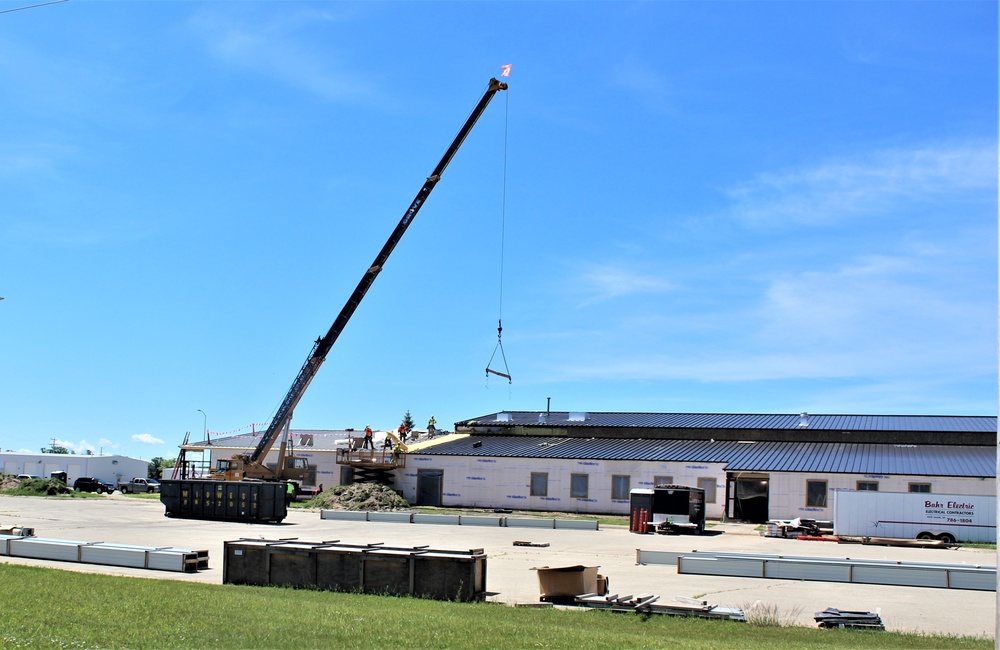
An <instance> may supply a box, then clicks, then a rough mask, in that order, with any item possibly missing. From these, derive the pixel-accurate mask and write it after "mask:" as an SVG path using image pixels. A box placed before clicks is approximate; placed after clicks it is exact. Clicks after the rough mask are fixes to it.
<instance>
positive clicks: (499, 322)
mask: <svg viewBox="0 0 1000 650" xmlns="http://www.w3.org/2000/svg"><path fill="white" fill-rule="evenodd" d="M509 109H510V91H508V92H507V93H505V94H504V118H503V192H502V198H501V201H500V305H499V313H498V316H497V344H496V347H494V348H493V354H492V355H490V360H489V362H488V363H487V364H486V380H487V381H489V378H490V375H491V374H494V375H497V376H498V377H503V378H505V379H506V380H507V383H508V384H510V383H512V382H513V379H511V376H510V368H508V367H507V355H505V354H504V352H503V342H502V340H501V337H502V335H503V244H504V227H505V224H506V218H507V116H508V115H509V113H510V110H509ZM497 350H499V351H500V358H501V359H502V360H503V369H504V372H500V371H499V370H494V369H493V368H491V367H490V366H491V365H492V364H493V358H494V357H496V355H497Z"/></svg>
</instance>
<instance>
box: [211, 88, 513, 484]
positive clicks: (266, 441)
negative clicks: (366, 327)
mask: <svg viewBox="0 0 1000 650" xmlns="http://www.w3.org/2000/svg"><path fill="white" fill-rule="evenodd" d="M500 90H507V84H505V83H503V82H501V81H497V80H496V79H490V81H489V85H488V87H487V89H486V91H485V92H484V93H483V96H482V97H481V98H480V100H479V103H478V104H476V107H475V108H474V109H473V111H472V114H471V115H469V118H468V119H467V120H466V121H465V124H464V125H463V126H462V128H461V129H460V130H459V132H458V134H457V135H456V136H455V139H454V141H453V142H452V143H451V146H449V147H448V149H447V151H445V153H444V156H443V157H442V158H441V161H440V162H439V163H438V164H437V166H436V167H435V168H434V171H433V172H431V175H430V176H428V177H427V180H426V181H425V182H424V184H423V187H421V188H420V191H419V192H417V195H416V197H414V199H413V202H412V203H410V207H409V208H407V209H406V212H404V213H403V217H402V218H401V219H400V221H399V224H398V225H397V226H396V229H395V230H393V231H392V234H391V235H389V239H388V240H387V241H386V242H385V245H384V246H383V247H382V250H381V251H379V253H378V255H377V256H376V257H375V260H374V261H373V262H372V264H371V266H369V267H368V270H366V271H365V272H364V275H362V277H361V281H360V282H359V283H358V286H357V288H355V289H354V292H353V293H352V294H351V296H350V298H348V299H347V303H346V304H345V305H344V307H343V309H341V310H340V314H339V315H338V316H337V318H336V320H334V322H333V325H332V326H331V327H330V329H329V331H328V332H327V333H326V336H323V337H321V338H318V339H316V341H315V343H314V344H313V348H312V351H311V352H310V353H309V356H308V358H306V362H305V364H303V366H302V369H301V370H299V374H298V375H297V376H296V377H295V381H293V382H292V386H291V388H289V389H288V393H287V394H286V395H285V398H284V400H283V401H282V402H281V405H280V406H279V407H278V409H277V411H276V412H275V415H274V418H273V419H272V420H271V423H270V424H269V425H268V427H267V430H266V431H265V432H264V433H263V435H261V438H260V441H259V442H258V443H257V446H256V447H255V448H254V450H253V451H251V452H249V453H241V454H235V455H233V456H232V458H222V459H218V460H217V462H216V466H215V468H214V469H213V470H212V473H211V478H212V479H215V480H222V481H241V480H246V479H250V480H254V479H256V480H260V481H292V482H295V483H296V485H300V484H301V481H302V480H303V479H304V478H305V474H306V471H307V469H308V468H307V464H306V460H305V459H304V458H296V457H295V456H294V454H292V453H291V452H290V451H288V449H287V447H286V439H287V430H288V425H289V422H290V421H291V417H292V411H294V410H295V406H296V405H297V404H298V403H299V400H301V399H302V396H303V395H304V394H305V391H306V388H308V387H309V384H310V382H312V380H313V378H314V377H315V376H316V373H317V372H318V371H319V368H320V366H321V365H323V361H325V360H326V355H327V354H328V353H329V352H330V348H332V347H333V344H334V343H335V342H336V341H337V338H338V337H339V336H340V333H341V332H342V331H343V329H344V327H345V326H346V325H347V322H348V321H349V320H350V319H351V316H352V315H354V311H355V310H356V309H357V308H358V305H359V304H360V303H361V300H362V299H363V298H364V297H365V294H366V293H367V292H368V289H369V288H370V287H371V285H372V283H373V282H374V281H375V278H376V277H377V276H378V274H379V273H380V272H381V271H382V268H383V267H384V266H385V263H386V260H388V259H389V255H390V254H392V251H393V249H395V247H396V244H398V243H399V240H400V239H401V238H402V236H403V233H405V232H406V229H407V228H408V227H409V226H410V224H411V223H412V222H413V219H414V217H416V216H417V212H419V211H420V208H421V207H422V206H423V205H424V203H425V202H426V201H427V197H428V196H430V193H431V191H432V190H433V189H434V187H435V186H436V185H437V183H438V181H439V180H441V175H442V174H443V173H444V170H445V168H447V167H448V164H449V163H450V162H451V159H452V158H453V157H454V156H455V154H456V153H457V152H458V149H459V147H461V146H462V143H463V142H464V141H465V138H466V137H467V136H468V135H469V132H470V131H472V127H473V126H475V124H476V122H477V121H478V120H479V117H480V116H481V115H482V113H483V111H484V110H486V107H487V106H488V105H489V103H490V100H492V99H493V96H494V95H495V94H496V93H497V92H498V91H500ZM282 431H284V432H285V435H284V436H281V434H282ZM279 436H281V440H282V442H281V447H280V453H279V460H278V464H277V467H275V468H274V469H272V468H269V467H267V466H266V465H264V462H263V461H264V458H265V457H266V456H267V453H268V452H269V451H270V450H271V448H272V447H273V446H274V444H275V442H277V441H278V438H279Z"/></svg>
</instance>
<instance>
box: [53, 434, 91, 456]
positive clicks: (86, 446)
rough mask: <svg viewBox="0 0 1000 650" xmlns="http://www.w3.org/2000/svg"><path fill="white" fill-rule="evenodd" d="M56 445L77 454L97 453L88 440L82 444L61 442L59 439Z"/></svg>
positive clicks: (67, 441) (68, 441)
mask: <svg viewBox="0 0 1000 650" xmlns="http://www.w3.org/2000/svg"><path fill="white" fill-rule="evenodd" d="M55 445H56V446H57V447H65V448H66V449H69V450H70V451H72V452H75V453H77V454H86V453H87V452H88V451H89V452H90V453H94V451H95V448H94V445H92V444H90V443H89V442H87V441H86V440H81V441H80V442H73V441H71V440H59V439H58V438H57V439H56V441H55Z"/></svg>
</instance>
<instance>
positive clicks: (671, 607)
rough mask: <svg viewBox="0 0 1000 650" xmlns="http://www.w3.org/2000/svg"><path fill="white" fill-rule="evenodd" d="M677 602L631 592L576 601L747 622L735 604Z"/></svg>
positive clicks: (619, 609)
mask: <svg viewBox="0 0 1000 650" xmlns="http://www.w3.org/2000/svg"><path fill="white" fill-rule="evenodd" d="M676 600H677V601H678V602H675V603H669V604H668V603H661V602H659V601H660V597H659V596H656V595H652V594H640V595H638V596H633V595H632V594H628V595H625V596H620V595H618V594H613V595H610V596H599V595H597V594H583V595H581V596H577V597H576V601H575V602H576V604H578V605H583V606H584V607H593V608H596V609H607V610H611V611H613V612H638V613H642V614H666V615H668V616H695V617H698V618H725V619H729V620H730V621H737V622H740V623H745V622H746V616H745V615H744V613H743V610H742V609H737V608H734V607H719V606H718V605H710V604H708V601H696V600H693V599H690V598H680V597H677V598H676Z"/></svg>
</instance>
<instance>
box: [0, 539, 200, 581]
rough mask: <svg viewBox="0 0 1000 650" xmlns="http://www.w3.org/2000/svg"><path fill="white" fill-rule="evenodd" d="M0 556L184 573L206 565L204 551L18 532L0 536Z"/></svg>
mask: <svg viewBox="0 0 1000 650" xmlns="http://www.w3.org/2000/svg"><path fill="white" fill-rule="evenodd" d="M0 555H6V556H8V557H25V558H34V559H37V560H56V561H59V562H80V563H83V564H103V565H109V566H122V567H132V568H137V569H155V570H158V571H180V572H184V573H194V572H196V571H199V570H201V569H207V568H208V551H191V550H187V549H180V548H173V547H170V546H133V545H129V544H115V543H109V542H81V541H74V540H68V539H47V538H44V537H22V536H18V535H0Z"/></svg>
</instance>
